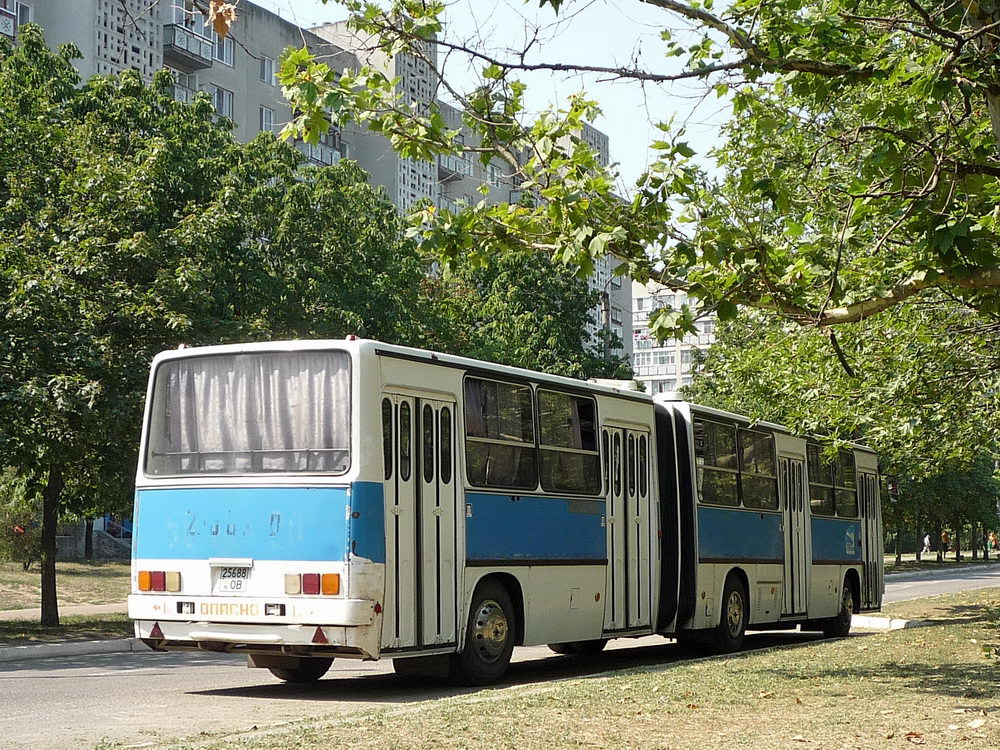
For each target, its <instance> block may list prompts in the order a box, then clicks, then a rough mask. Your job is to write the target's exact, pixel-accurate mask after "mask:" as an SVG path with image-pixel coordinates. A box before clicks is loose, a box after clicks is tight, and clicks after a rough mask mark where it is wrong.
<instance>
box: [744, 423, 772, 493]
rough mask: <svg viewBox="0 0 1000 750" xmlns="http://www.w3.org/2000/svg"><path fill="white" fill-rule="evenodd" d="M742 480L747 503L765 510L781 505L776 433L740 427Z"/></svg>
mask: <svg viewBox="0 0 1000 750" xmlns="http://www.w3.org/2000/svg"><path fill="white" fill-rule="evenodd" d="M739 446H740V481H741V483H742V489H743V505H744V506H745V507H747V508H760V509H763V510H777V509H778V474H777V470H776V465H775V458H774V437H773V436H772V435H769V434H768V433H766V432H757V431H756V430H740V431H739Z"/></svg>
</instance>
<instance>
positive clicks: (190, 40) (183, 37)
mask: <svg viewBox="0 0 1000 750" xmlns="http://www.w3.org/2000/svg"><path fill="white" fill-rule="evenodd" d="M214 50H215V45H214V44H212V40H211V39H209V38H207V37H204V36H202V35H201V34H198V33H197V32H195V31H192V30H191V29H188V28H185V27H184V26H182V25H181V24H177V23H169V24H167V25H166V26H164V27H163V62H164V63H166V64H167V65H170V66H171V67H174V68H179V69H181V70H185V71H192V70H201V69H203V68H210V67H212V59H213V57H214Z"/></svg>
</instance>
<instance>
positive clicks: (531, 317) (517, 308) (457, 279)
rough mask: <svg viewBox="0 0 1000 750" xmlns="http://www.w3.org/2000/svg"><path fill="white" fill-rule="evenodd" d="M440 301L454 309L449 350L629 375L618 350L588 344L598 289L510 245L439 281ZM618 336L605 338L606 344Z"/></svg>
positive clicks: (556, 368)
mask: <svg viewBox="0 0 1000 750" xmlns="http://www.w3.org/2000/svg"><path fill="white" fill-rule="evenodd" d="M438 294H439V296H438V299H437V304H438V307H439V309H446V310H449V311H450V312H451V315H450V320H449V322H447V323H445V324H443V325H440V324H439V330H441V331H450V337H451V340H450V341H441V342H440V343H439V344H438V345H439V346H440V347H441V348H444V349H445V350H447V351H451V352H453V353H456V354H462V355H465V356H469V357H475V358H478V359H484V360H486V361H488V362H498V363H500V364H506V365H513V366H516V367H525V368H528V369H532V370H540V371H542V372H548V373H552V374H555V375H565V376H567V377H575V378H583V379H587V378H592V377H605V378H630V377H631V370H630V369H629V367H628V363H627V362H626V361H625V359H624V358H622V357H615V356H610V355H608V356H605V353H604V352H603V351H601V350H600V349H598V350H595V349H594V348H593V347H588V345H587V341H586V338H585V336H586V333H585V328H586V325H587V323H588V322H593V321H591V320H590V318H591V317H592V314H593V310H594V307H595V305H597V304H598V303H599V295H598V293H597V292H592V291H589V290H588V288H587V282H586V281H583V280H581V279H579V278H577V277H576V276H575V275H574V274H573V273H571V272H569V271H568V270H567V269H566V268H565V267H564V266H563V265H562V264H560V263H558V262H556V261H553V260H551V259H550V258H548V257H547V256H544V255H540V254H539V253H535V252H531V251H525V250H514V251H508V252H505V253H502V254H500V255H498V256H496V257H495V258H493V259H492V261H491V262H490V263H489V264H487V265H484V266H481V267H472V266H469V265H463V266H461V267H460V268H459V269H458V270H457V271H456V273H455V274H453V275H451V276H449V277H447V278H446V279H443V280H441V282H440V286H439V290H438ZM615 344H618V345H619V346H620V345H621V342H620V341H611V340H609V341H608V349H609V351H610V350H611V349H613V347H614V345H615Z"/></svg>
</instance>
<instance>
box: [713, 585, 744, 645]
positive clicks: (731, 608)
mask: <svg viewBox="0 0 1000 750" xmlns="http://www.w3.org/2000/svg"><path fill="white" fill-rule="evenodd" d="M748 620H749V602H748V601H747V593H746V589H744V587H743V582H742V581H741V580H740V579H739V578H737V577H736V576H729V578H727V579H726V588H725V589H724V591H723V593H722V613H721V616H720V617H719V624H718V625H717V626H716V628H715V637H714V638H713V642H714V643H713V645H714V646H715V649H716V650H717V651H720V652H722V653H732V652H733V651H739V650H740V649H741V648H743V641H744V639H745V638H746V632H747V621H748Z"/></svg>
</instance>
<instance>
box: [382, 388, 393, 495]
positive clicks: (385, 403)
mask: <svg viewBox="0 0 1000 750" xmlns="http://www.w3.org/2000/svg"><path fill="white" fill-rule="evenodd" d="M382 465H383V466H384V467H385V478H386V479H389V478H390V477H391V476H392V401H390V400H389V399H387V398H384V399H382Z"/></svg>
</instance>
